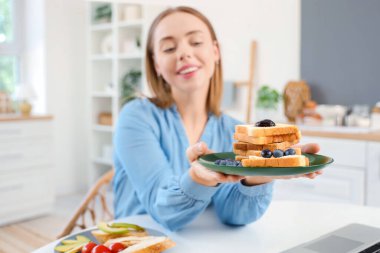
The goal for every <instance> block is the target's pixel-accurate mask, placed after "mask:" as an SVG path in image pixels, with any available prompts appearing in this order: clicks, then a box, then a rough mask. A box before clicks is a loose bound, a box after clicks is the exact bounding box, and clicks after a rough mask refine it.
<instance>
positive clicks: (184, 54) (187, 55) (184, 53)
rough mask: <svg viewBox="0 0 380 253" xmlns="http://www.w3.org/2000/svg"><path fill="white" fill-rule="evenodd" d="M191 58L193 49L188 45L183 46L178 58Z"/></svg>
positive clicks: (181, 59)
mask: <svg viewBox="0 0 380 253" xmlns="http://www.w3.org/2000/svg"><path fill="white" fill-rule="evenodd" d="M189 58H191V50H190V49H189V48H187V47H182V48H181V50H179V52H178V59H179V60H180V61H183V60H185V59H189Z"/></svg>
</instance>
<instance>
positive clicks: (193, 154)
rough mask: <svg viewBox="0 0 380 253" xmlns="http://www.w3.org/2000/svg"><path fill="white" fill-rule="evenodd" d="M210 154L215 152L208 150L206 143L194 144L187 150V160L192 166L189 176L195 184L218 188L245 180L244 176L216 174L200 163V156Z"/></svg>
mask: <svg viewBox="0 0 380 253" xmlns="http://www.w3.org/2000/svg"><path fill="white" fill-rule="evenodd" d="M210 153H214V152H213V151H211V150H210V149H208V148H207V145H206V143H204V142H199V143H197V144H194V145H192V146H190V147H189V148H188V149H187V150H186V155H187V158H188V159H189V162H190V164H191V167H190V170H189V174H190V177H191V178H192V179H193V180H194V181H195V182H197V183H198V184H201V185H204V186H216V185H217V184H219V183H232V182H239V181H240V180H242V179H243V178H244V177H243V176H235V175H225V174H223V173H219V172H215V171H212V170H209V169H207V168H206V167H204V166H202V165H201V164H200V163H198V161H197V159H198V157H199V156H201V155H204V154H210Z"/></svg>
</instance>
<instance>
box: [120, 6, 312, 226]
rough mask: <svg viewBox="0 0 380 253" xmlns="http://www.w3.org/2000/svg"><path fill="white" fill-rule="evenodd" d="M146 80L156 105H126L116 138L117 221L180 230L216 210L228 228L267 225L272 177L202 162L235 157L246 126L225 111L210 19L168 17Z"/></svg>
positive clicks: (194, 14) (176, 12) (150, 55)
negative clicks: (239, 130)
mask: <svg viewBox="0 0 380 253" xmlns="http://www.w3.org/2000/svg"><path fill="white" fill-rule="evenodd" d="M146 75H147V80H148V84H149V85H150V88H151V90H152V91H153V93H154V97H153V98H150V99H146V98H145V99H136V100H134V101H132V102H130V103H128V104H126V105H125V106H124V108H123V109H122V111H121V113H120V117H119V121H118V124H117V128H116V133H115V137H114V144H115V159H114V160H115V171H116V172H115V178H114V193H115V216H116V218H120V217H125V216H128V215H135V214H142V213H148V214H149V215H151V216H152V217H153V218H154V219H155V220H156V221H157V222H158V223H160V224H161V225H163V226H165V227H166V228H168V229H170V230H178V229H180V228H183V227H184V226H185V225H186V224H188V223H190V222H191V221H192V220H193V219H194V218H196V217H197V216H198V215H199V214H200V213H202V212H203V211H204V210H205V208H206V207H207V206H209V205H210V204H211V203H212V204H213V206H214V208H215V211H216V214H217V216H218V217H219V218H220V220H221V221H222V222H224V223H226V224H230V225H244V224H248V223H250V222H253V221H255V220H257V219H258V218H259V217H261V216H262V214H263V213H264V212H265V210H266V209H267V207H268V205H269V203H270V201H271V198H272V188H273V182H272V181H273V179H274V178H273V177H241V176H234V175H224V174H221V173H217V172H214V171H211V170H208V169H207V168H205V167H203V166H201V165H200V164H199V163H198V162H197V158H198V157H199V156H201V155H203V154H207V153H210V152H225V151H230V150H231V149H232V143H233V139H232V135H233V132H234V126H235V125H236V124H241V122H239V121H237V120H235V119H233V118H231V117H229V116H227V115H225V114H223V113H221V111H220V100H221V96H222V87H223V83H222V62H221V57H220V50H219V44H218V40H217V38H216V35H215V32H214V30H213V28H212V26H211V24H210V22H209V21H208V20H207V18H205V17H204V16H203V15H202V14H201V13H199V12H198V11H196V10H194V9H192V8H188V7H177V8H174V9H169V10H166V11H164V12H162V13H161V14H160V15H159V16H158V17H157V18H156V19H155V20H154V22H153V24H152V26H151V28H150V31H149V34H148V39H147V50H146ZM318 149H319V147H318V145H315V144H314V145H308V146H305V147H303V151H307V152H317V151H318ZM211 150H212V151H211ZM304 176H305V177H309V178H314V177H315V176H316V174H315V173H313V174H308V175H304ZM287 178H289V177H287Z"/></svg>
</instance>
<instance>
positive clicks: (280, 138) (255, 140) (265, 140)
mask: <svg viewBox="0 0 380 253" xmlns="http://www.w3.org/2000/svg"><path fill="white" fill-rule="evenodd" d="M300 138H301V136H300V135H298V134H285V135H275V136H267V137H252V136H248V135H245V134H240V133H234V139H235V140H237V141H242V142H248V143H252V144H256V145H264V144H271V143H279V142H285V141H287V142H294V141H297V142H298V141H299V139H300Z"/></svg>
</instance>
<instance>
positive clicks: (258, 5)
mask: <svg viewBox="0 0 380 253" xmlns="http://www.w3.org/2000/svg"><path fill="white" fill-rule="evenodd" d="M232 3H233V4H232ZM194 6H195V7H198V8H199V10H201V11H202V12H203V13H204V14H205V15H206V16H207V17H208V18H209V19H210V20H211V22H212V23H213V25H214V27H215V29H216V32H217V35H218V36H219V40H220V43H221V47H222V56H223V57H224V58H223V61H224V76H225V80H234V81H236V80H242V81H246V80H248V77H249V65H250V43H251V41H252V40H256V41H257V45H258V46H257V60H256V70H255V74H254V85H255V91H257V89H258V88H259V86H260V85H263V84H268V85H270V86H272V87H274V88H276V89H277V90H279V91H280V92H282V91H283V88H284V86H285V85H286V83H287V82H288V81H289V80H299V78H300V9H301V6H300V0H285V1H278V0H250V1H244V0H234V1H233V2H231V1H219V2H218V8H216V7H215V4H210V3H209V2H208V1H203V2H199V3H197V4H196V5H194ZM239 91H240V92H239V93H238V94H239V99H238V101H239V103H238V104H237V111H238V112H237V113H236V111H235V113H234V116H236V117H238V118H239V119H241V120H245V117H244V116H245V105H246V103H247V95H246V93H245V92H246V89H244V88H243V89H240V90H239ZM254 94H255V92H254ZM252 106H253V109H252V112H253V113H255V112H256V110H255V108H254V103H253V104H252ZM279 109H280V110H281V111H282V110H283V109H282V107H280V108H279ZM279 115H280V114H279ZM251 118H253V117H251Z"/></svg>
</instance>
